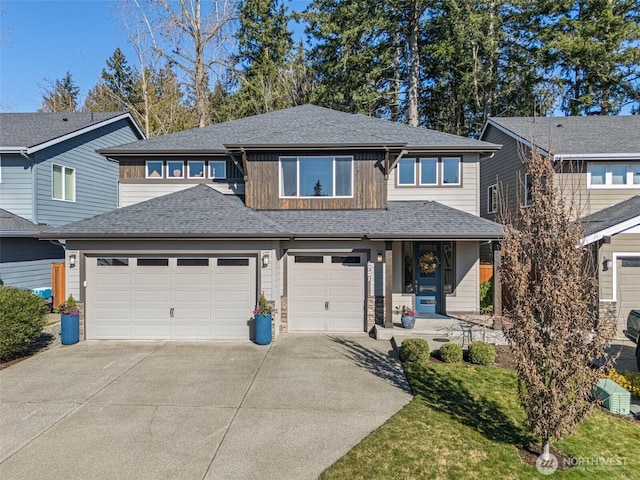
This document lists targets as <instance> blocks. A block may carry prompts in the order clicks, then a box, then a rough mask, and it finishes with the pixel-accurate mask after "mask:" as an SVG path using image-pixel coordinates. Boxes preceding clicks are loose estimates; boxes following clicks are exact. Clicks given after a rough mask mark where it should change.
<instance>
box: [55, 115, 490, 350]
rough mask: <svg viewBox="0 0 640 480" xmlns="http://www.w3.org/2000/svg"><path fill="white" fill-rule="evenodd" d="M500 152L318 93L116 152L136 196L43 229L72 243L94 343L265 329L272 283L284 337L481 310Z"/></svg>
mask: <svg viewBox="0 0 640 480" xmlns="http://www.w3.org/2000/svg"><path fill="white" fill-rule="evenodd" d="M498 149H499V146H498V145H495V144H492V143H487V142H480V141H476V140H471V139H468V138H462V137H458V136H454V135H448V134H444V133H440V132H435V131H431V130H426V129H422V128H413V127H409V126H406V125H401V124H397V123H393V122H389V121H385V120H380V119H375V118H370V117H366V116H363V115H353V114H348V113H343V112H337V111H333V110H329V109H326V108H321V107H317V106H313V105H304V106H299V107H294V108H290V109H286V110H281V111H275V112H271V113H267V114H263V115H258V116H254V117H249V118H244V119H241V120H236V121H231V122H227V123H222V124H216V125H211V126H208V127H205V128H200V129H194V130H189V131H185V132H180V133H175V134H171V135H166V136H162V137H157V138H152V139H148V140H142V141H138V142H134V143H129V144H126V145H121V146H118V147H112V148H107V149H103V150H102V151H101V153H102V154H103V155H104V156H105V157H108V158H111V159H115V160H117V161H118V162H119V165H120V182H119V185H120V202H121V208H119V209H118V210H115V211H112V212H109V213H105V214H102V215H98V216H96V217H94V218H91V219H87V220H83V221H80V222H76V223H73V224H70V225H66V226H64V227H62V228H60V229H57V230H56V231H54V232H49V233H46V234H43V238H51V239H64V240H66V242H67V247H68V249H67V262H68V265H69V266H70V268H69V271H68V275H67V278H68V289H69V290H70V291H71V292H72V293H73V294H74V296H76V297H77V298H79V299H81V300H82V301H84V302H85V319H84V325H83V327H84V329H85V330H84V332H85V333H84V337H85V338H88V339H103V338H104V339H108V338H121V339H132V338H140V339H156V338H180V339H199V338H249V326H248V322H249V320H250V319H251V317H252V310H253V308H254V307H255V304H256V299H257V297H258V295H259V294H260V292H264V294H265V296H266V297H267V298H268V299H270V300H271V301H273V302H274V303H275V306H276V307H277V308H278V310H279V313H278V315H277V316H276V318H275V326H274V328H275V330H276V333H277V332H284V331H289V332H349V331H352V332H364V331H370V330H371V329H372V328H373V327H374V325H375V324H378V325H379V326H386V327H393V310H394V307H395V306H399V305H408V306H414V307H415V309H416V310H417V311H418V314H419V315H422V316H425V317H427V318H428V317H429V316H437V315H438V314H444V315H447V314H455V313H469V312H471V313H474V312H477V311H478V310H479V292H478V286H479V246H480V244H481V243H486V242H490V241H495V240H498V239H499V238H500V237H501V235H502V229H501V227H500V225H498V224H496V223H494V222H491V221H488V220H485V219H482V218H480V216H479V214H480V207H479V203H478V202H479V187H480V177H479V165H480V159H481V158H482V157H484V156H488V155H491V154H492V153H493V152H495V151H496V150H498ZM71 263H73V265H74V266H73V267H71Z"/></svg>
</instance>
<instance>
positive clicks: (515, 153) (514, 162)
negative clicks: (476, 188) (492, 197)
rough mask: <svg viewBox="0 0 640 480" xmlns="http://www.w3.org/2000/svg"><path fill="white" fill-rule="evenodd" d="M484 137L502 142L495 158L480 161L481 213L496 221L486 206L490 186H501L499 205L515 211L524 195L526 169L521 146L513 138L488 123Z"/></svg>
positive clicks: (488, 140)
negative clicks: (520, 149) (523, 163)
mask: <svg viewBox="0 0 640 480" xmlns="http://www.w3.org/2000/svg"><path fill="white" fill-rule="evenodd" d="M482 140H483V141H485V142H491V143H497V144H499V145H502V149H500V150H498V151H497V152H496V153H495V154H494V155H493V157H491V158H487V159H484V160H481V161H480V216H481V217H484V218H488V219H489V220H493V221H496V220H497V218H496V217H497V215H496V214H494V213H489V212H488V209H487V198H488V193H487V189H488V188H489V187H490V186H491V185H496V184H497V185H498V205H502V206H504V207H506V208H507V209H508V210H509V211H514V210H515V209H516V208H517V206H518V205H519V202H520V200H521V199H522V198H523V194H524V188H523V182H524V168H523V165H522V159H521V156H520V155H521V152H520V151H519V148H521V146H520V144H519V143H517V142H516V141H515V140H514V139H513V138H512V137H510V136H508V135H506V134H505V133H503V132H501V131H500V130H498V129H497V128H495V127H493V126H491V125H488V126H487V129H486V130H485V132H484V135H483V137H482Z"/></svg>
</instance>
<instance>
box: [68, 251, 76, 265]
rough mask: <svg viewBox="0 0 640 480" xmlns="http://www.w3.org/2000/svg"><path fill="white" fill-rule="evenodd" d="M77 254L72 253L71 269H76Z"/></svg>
mask: <svg viewBox="0 0 640 480" xmlns="http://www.w3.org/2000/svg"><path fill="white" fill-rule="evenodd" d="M76 259H77V258H76V254H75V253H72V254H71V255H69V268H75V267H76Z"/></svg>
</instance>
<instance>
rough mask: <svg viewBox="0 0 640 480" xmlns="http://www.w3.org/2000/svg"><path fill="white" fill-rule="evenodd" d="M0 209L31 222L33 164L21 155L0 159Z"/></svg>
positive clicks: (3, 156) (6, 156)
mask: <svg viewBox="0 0 640 480" xmlns="http://www.w3.org/2000/svg"><path fill="white" fill-rule="evenodd" d="M0 170H1V171H0V208H3V209H4V210H7V211H9V212H11V213H14V214H15V215H19V216H21V217H23V218H26V219H27V220H31V221H33V203H32V199H33V177H32V170H33V163H32V162H30V161H29V160H28V159H26V158H24V157H23V156H21V155H13V154H11V155H7V154H3V155H2V157H1V158H0Z"/></svg>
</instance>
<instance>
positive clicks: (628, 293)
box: [480, 116, 640, 336]
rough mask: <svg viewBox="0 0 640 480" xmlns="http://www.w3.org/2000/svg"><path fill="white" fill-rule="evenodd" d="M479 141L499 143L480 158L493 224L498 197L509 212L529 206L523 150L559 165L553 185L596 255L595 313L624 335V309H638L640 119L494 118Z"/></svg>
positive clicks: (483, 196)
mask: <svg viewBox="0 0 640 480" xmlns="http://www.w3.org/2000/svg"><path fill="white" fill-rule="evenodd" d="M480 138H481V140H483V141H487V142H491V143H498V144H501V145H503V148H502V149H501V150H500V151H498V152H496V153H495V154H494V155H493V156H492V157H491V158H487V159H483V160H482V161H481V175H480V214H481V216H483V217H485V218H487V219H491V220H495V219H496V214H497V213H498V209H499V205H498V197H500V199H501V203H502V206H503V207H504V208H506V209H507V210H510V211H513V210H514V209H515V208H516V207H517V206H518V205H519V204H523V203H524V204H525V205H526V203H527V202H528V201H530V199H529V198H527V183H528V179H527V178H526V175H525V173H524V168H523V165H522V160H521V155H520V153H521V152H523V151H524V152H526V151H527V150H528V149H530V148H531V147H532V146H534V147H535V148H536V149H538V150H539V151H540V152H541V153H543V154H544V155H547V156H549V158H550V159H551V160H552V161H553V162H554V163H555V164H556V165H557V168H556V171H557V172H558V182H557V183H558V184H559V185H560V186H561V188H562V191H563V192H565V195H567V196H572V198H573V199H574V200H575V201H576V202H578V205H579V208H580V212H581V214H580V216H581V219H582V222H583V223H584V225H585V232H586V236H585V239H584V243H585V244H587V245H593V246H594V248H595V250H596V251H597V255H598V257H597V258H598V265H599V268H598V280H599V310H600V315H601V316H604V315H607V316H608V315H613V316H615V317H616V318H617V323H618V334H619V335H620V336H622V335H623V329H624V327H625V325H626V318H627V315H628V313H629V310H630V309H631V308H640V197H638V195H640V116H594V117H535V118H532V117H511V118H506V117H505V118H500V117H496V118H490V119H489V120H488V121H487V123H486V124H485V127H484V129H483V131H482V134H481V137H480ZM498 192H499V193H500V195H499V194H498ZM482 257H483V258H486V259H489V258H490V252H489V250H488V249H487V250H483V253H482Z"/></svg>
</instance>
